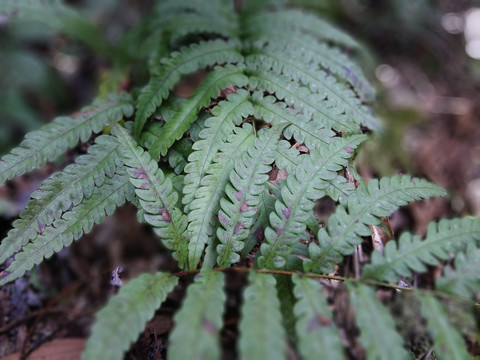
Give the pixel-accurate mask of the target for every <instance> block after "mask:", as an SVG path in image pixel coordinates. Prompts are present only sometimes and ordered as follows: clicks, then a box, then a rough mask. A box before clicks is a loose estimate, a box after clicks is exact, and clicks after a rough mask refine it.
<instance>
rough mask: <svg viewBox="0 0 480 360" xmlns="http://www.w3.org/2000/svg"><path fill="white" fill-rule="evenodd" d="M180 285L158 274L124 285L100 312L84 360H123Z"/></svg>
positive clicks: (164, 275) (174, 278) (146, 275)
mask: <svg viewBox="0 0 480 360" xmlns="http://www.w3.org/2000/svg"><path fill="white" fill-rule="evenodd" d="M177 283H178V278H176V277H174V276H172V275H170V274H166V273H161V272H158V273H156V274H142V275H140V276H139V277H137V278H135V279H133V280H131V281H129V282H128V283H127V284H125V285H123V286H122V287H121V288H120V291H119V292H118V294H116V295H114V296H113V297H112V298H111V299H110V300H109V301H108V303H107V305H106V306H105V307H104V308H103V309H102V310H100V311H99V312H98V314H97V316H96V320H95V323H94V325H93V327H92V330H91V334H90V337H89V338H88V341H87V343H86V345H85V350H84V352H83V355H82V359H83V360H98V359H104V360H117V359H121V358H122V357H123V353H124V352H125V351H127V350H128V348H129V347H130V344H131V343H132V342H134V341H135V340H136V339H137V337H138V335H139V334H140V333H141V332H142V330H143V329H144V327H145V324H146V323H147V321H148V320H150V319H151V318H152V317H153V315H154V313H155V311H156V310H157V309H158V308H159V307H160V305H161V304H162V303H163V302H164V301H165V299H166V298H167V295H168V293H169V292H170V291H172V290H173V288H174V287H175V285H177Z"/></svg>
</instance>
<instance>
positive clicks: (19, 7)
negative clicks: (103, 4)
mask: <svg viewBox="0 0 480 360" xmlns="http://www.w3.org/2000/svg"><path fill="white" fill-rule="evenodd" d="M0 14H2V15H6V16H15V17H19V18H23V19H25V20H28V21H34V22H39V23H41V24H43V25H46V26H48V27H50V28H53V29H54V30H56V31H59V32H61V33H63V34H66V35H68V36H70V37H73V38H76V39H79V40H80V41H83V42H84V43H85V44H87V45H88V46H90V47H91V48H92V49H93V50H95V51H96V52H98V53H100V54H103V55H109V50H111V46H109V45H108V44H107V42H106V41H105V40H104V38H103V36H102V34H101V33H100V31H99V29H98V27H97V26H95V25H94V24H92V23H91V22H90V21H89V20H88V19H87V18H86V17H84V16H83V15H82V14H80V13H79V12H78V11H76V10H75V9H74V8H73V7H70V6H67V5H66V4H65V3H64V2H63V1H61V0H44V1H38V0H2V1H1V2H0Z"/></svg>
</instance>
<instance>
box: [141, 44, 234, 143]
mask: <svg viewBox="0 0 480 360" xmlns="http://www.w3.org/2000/svg"><path fill="white" fill-rule="evenodd" d="M242 61H243V56H242V55H241V54H240V52H239V45H238V42H236V41H223V40H212V41H208V42H201V43H199V44H192V45H190V46H189V47H184V48H182V49H181V50H180V51H179V52H174V53H172V54H171V55H170V56H169V57H168V58H164V59H162V60H161V61H160V64H158V65H154V67H153V69H151V71H152V77H151V78H150V82H149V83H148V85H147V86H145V87H144V88H143V89H142V91H141V93H140V95H139V97H138V100H137V104H136V108H137V113H136V117H135V128H134V131H135V135H136V136H137V137H139V136H140V133H141V131H142V129H143V126H144V125H145V122H146V121H147V119H148V117H149V116H150V115H152V114H153V113H154V112H155V110H156V109H157V108H158V107H159V106H160V105H161V104H162V102H163V100H164V99H166V98H167V97H168V95H169V93H170V90H172V89H173V87H174V86H175V84H176V83H177V82H178V81H179V80H180V78H181V77H182V76H183V75H186V74H190V73H193V72H195V71H196V70H198V69H202V68H205V67H207V66H213V65H215V64H223V63H241V62H242Z"/></svg>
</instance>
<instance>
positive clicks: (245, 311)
mask: <svg viewBox="0 0 480 360" xmlns="http://www.w3.org/2000/svg"><path fill="white" fill-rule="evenodd" d="M249 280H250V284H249V285H248V286H247V288H246V289H245V291H244V301H243V307H242V319H241V320H240V325H239V329H240V340H239V351H240V359H242V360H243V359H244V360H247V359H248V360H251V359H259V360H264V359H285V358H286V346H285V330H284V328H283V326H282V314H281V312H280V301H279V300H278V297H277V289H276V288H275V284H276V281H275V278H274V277H273V276H272V275H269V274H257V273H255V272H251V273H250V276H249Z"/></svg>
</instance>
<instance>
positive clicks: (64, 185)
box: [0, 135, 123, 264]
mask: <svg viewBox="0 0 480 360" xmlns="http://www.w3.org/2000/svg"><path fill="white" fill-rule="evenodd" d="M75 162H76V163H75V164H72V165H69V166H67V167H66V168H65V169H64V170H63V171H60V172H57V173H55V174H53V175H52V177H50V178H48V179H47V180H45V181H43V182H42V183H41V184H40V187H39V189H38V190H37V191H35V192H34V193H33V194H32V199H31V200H30V201H29V202H28V203H27V206H26V209H25V210H24V211H22V213H20V218H19V219H18V220H16V221H14V222H13V229H12V230H10V231H9V233H8V235H7V237H6V238H5V239H3V240H2V242H1V244H0V264H2V263H3V262H4V261H5V260H6V259H8V258H9V257H10V256H12V255H13V254H15V253H16V252H17V251H19V250H20V249H21V247H22V246H24V245H25V244H27V243H28V242H29V241H30V240H32V239H35V238H36V237H37V236H38V234H41V233H42V232H43V231H44V230H45V227H46V226H49V225H51V224H52V222H53V221H54V220H55V219H58V218H60V217H61V215H62V213H63V212H64V211H67V210H68V209H70V207H72V206H77V205H78V204H80V203H81V202H82V201H83V199H84V198H88V197H90V196H91V195H92V193H93V192H94V189H95V187H99V186H101V185H102V184H103V182H104V181H105V176H107V177H112V176H113V175H114V173H115V167H116V166H121V165H122V164H123V161H122V157H121V154H120V152H119V150H118V142H117V141H116V139H115V138H114V137H111V136H107V135H102V136H99V137H98V138H96V139H95V145H92V146H90V147H89V148H88V154H86V155H81V156H79V157H77V159H76V161H75Z"/></svg>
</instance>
